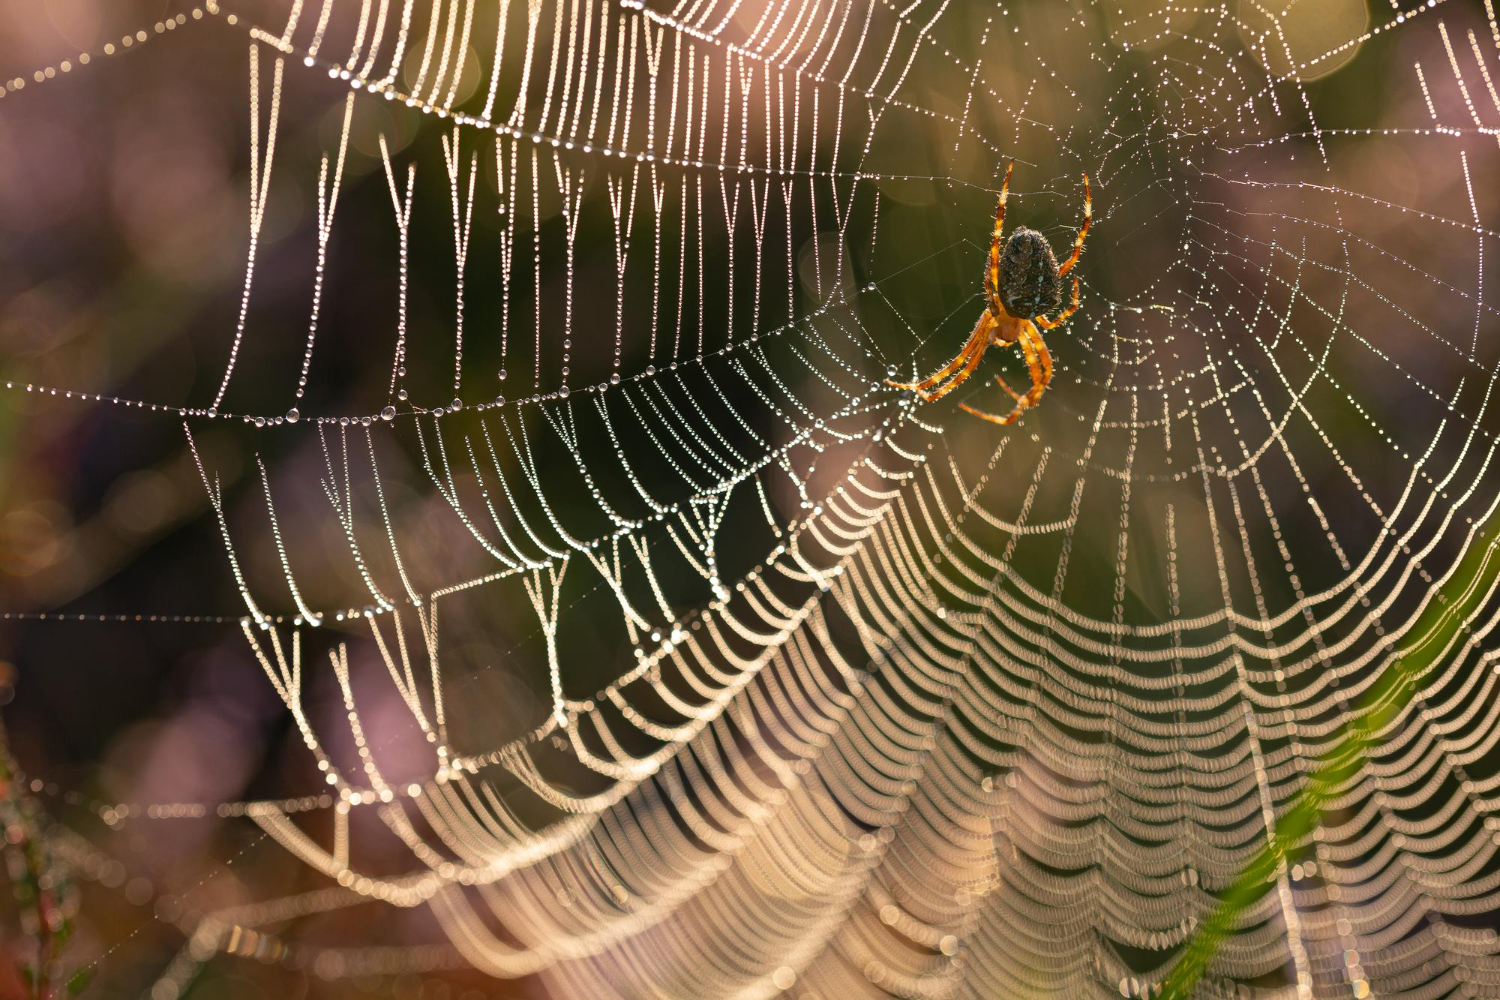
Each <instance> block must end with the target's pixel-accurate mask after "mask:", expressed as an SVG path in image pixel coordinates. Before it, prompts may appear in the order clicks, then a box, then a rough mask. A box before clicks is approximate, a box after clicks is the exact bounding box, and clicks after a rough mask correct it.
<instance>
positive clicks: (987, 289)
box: [984, 160, 1016, 319]
mask: <svg viewBox="0 0 1500 1000" xmlns="http://www.w3.org/2000/svg"><path fill="white" fill-rule="evenodd" d="M1015 169H1016V161H1015V160H1011V161H1010V166H1008V167H1006V168H1005V183H1004V184H1001V185H1000V204H999V206H997V207H996V209H995V232H994V235H993V236H992V237H991V238H990V260H989V266H988V267H986V268H985V269H984V297H985V300H986V301H987V302H988V303H989V309H990V314H991V315H993V316H994V317H995V318H996V319H999V318H1000V317H1001V316H1003V315H1004V309H1003V307H1002V306H1001V305H1000V291H999V289H1000V234H1001V233H1002V232H1003V231H1004V230H1005V199H1006V197H1007V196H1008V195H1009V194H1010V175H1011V171H1013V170H1015Z"/></svg>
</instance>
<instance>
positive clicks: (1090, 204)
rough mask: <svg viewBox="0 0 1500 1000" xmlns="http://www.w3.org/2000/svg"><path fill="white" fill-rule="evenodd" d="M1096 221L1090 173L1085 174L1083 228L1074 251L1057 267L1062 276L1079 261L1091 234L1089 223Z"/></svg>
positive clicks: (1074, 245)
mask: <svg viewBox="0 0 1500 1000" xmlns="http://www.w3.org/2000/svg"><path fill="white" fill-rule="evenodd" d="M1093 221H1094V200H1093V198H1092V197H1091V196H1090V194H1089V175H1088V174H1084V175H1083V228H1082V229H1080V230H1078V236H1077V237H1076V238H1075V239H1074V240H1073V252H1072V254H1070V255H1069V256H1068V259H1067V260H1065V261H1063V262H1062V266H1060V267H1059V268H1058V269H1057V276H1058V277H1059V278H1060V277H1062V276H1063V275H1065V274H1067V273H1068V272H1069V271H1071V270H1073V265H1074V264H1076V263H1078V257H1079V255H1080V254H1082V253H1083V240H1084V237H1086V236H1088V234H1089V225H1090V224H1091V223H1092V222H1093Z"/></svg>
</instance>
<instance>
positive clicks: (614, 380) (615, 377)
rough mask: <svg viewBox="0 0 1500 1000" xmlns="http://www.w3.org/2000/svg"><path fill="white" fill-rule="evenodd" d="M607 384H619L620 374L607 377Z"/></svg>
mask: <svg viewBox="0 0 1500 1000" xmlns="http://www.w3.org/2000/svg"><path fill="white" fill-rule="evenodd" d="M609 384H610V385H619V384H620V373H619V372H615V373H614V374H613V375H611V376H610V377H609Z"/></svg>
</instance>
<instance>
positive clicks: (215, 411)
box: [27, 386, 219, 417]
mask: <svg viewBox="0 0 1500 1000" xmlns="http://www.w3.org/2000/svg"><path fill="white" fill-rule="evenodd" d="M27 388H30V386H28V387H27ZM208 415H209V416H210V417H217V416H218V415H219V409H218V407H215V406H210V407H209V408H208Z"/></svg>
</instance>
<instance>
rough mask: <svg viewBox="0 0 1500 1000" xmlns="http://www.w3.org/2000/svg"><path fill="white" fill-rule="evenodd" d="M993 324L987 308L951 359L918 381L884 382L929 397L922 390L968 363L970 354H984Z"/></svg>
mask: <svg viewBox="0 0 1500 1000" xmlns="http://www.w3.org/2000/svg"><path fill="white" fill-rule="evenodd" d="M994 326H995V321H994V318H993V317H992V316H990V313H989V310H985V311H984V312H982V313H980V314H979V321H978V322H977V323H975V324H974V330H973V332H972V333H970V334H969V339H968V340H967V341H965V342H964V346H963V349H962V350H960V351H959V352H958V354H957V355H955V356H954V358H953V360H952V361H950V362H948V363H947V364H946V365H944V366H943V367H941V368H939V369H938V370H937V371H935V372H933V373H932V374H931V375H929V376H927V377H926V378H924V379H922V381H920V382H896V381H894V380H892V379H886V382H885V384H886V385H893V386H895V387H896V388H897V389H912V390H915V391H916V392H919V393H921V394H922V398H923V399H928V398H930V397H929V395H928V393H926V392H925V391H924V390H926V389H930V388H932V387H933V386H935V385H937V384H938V383H939V382H941V381H942V380H943V379H945V378H947V377H948V376H949V375H951V374H953V373H954V372H955V371H957V370H958V369H959V368H961V367H962V366H964V365H966V364H968V363H969V357H970V355H973V354H979V355H983V354H984V351H985V348H987V347H989V342H990V332H991V331H992V330H993V329H994ZM974 363H975V364H976V365H977V364H978V363H979V362H978V361H975V362H974Z"/></svg>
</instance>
